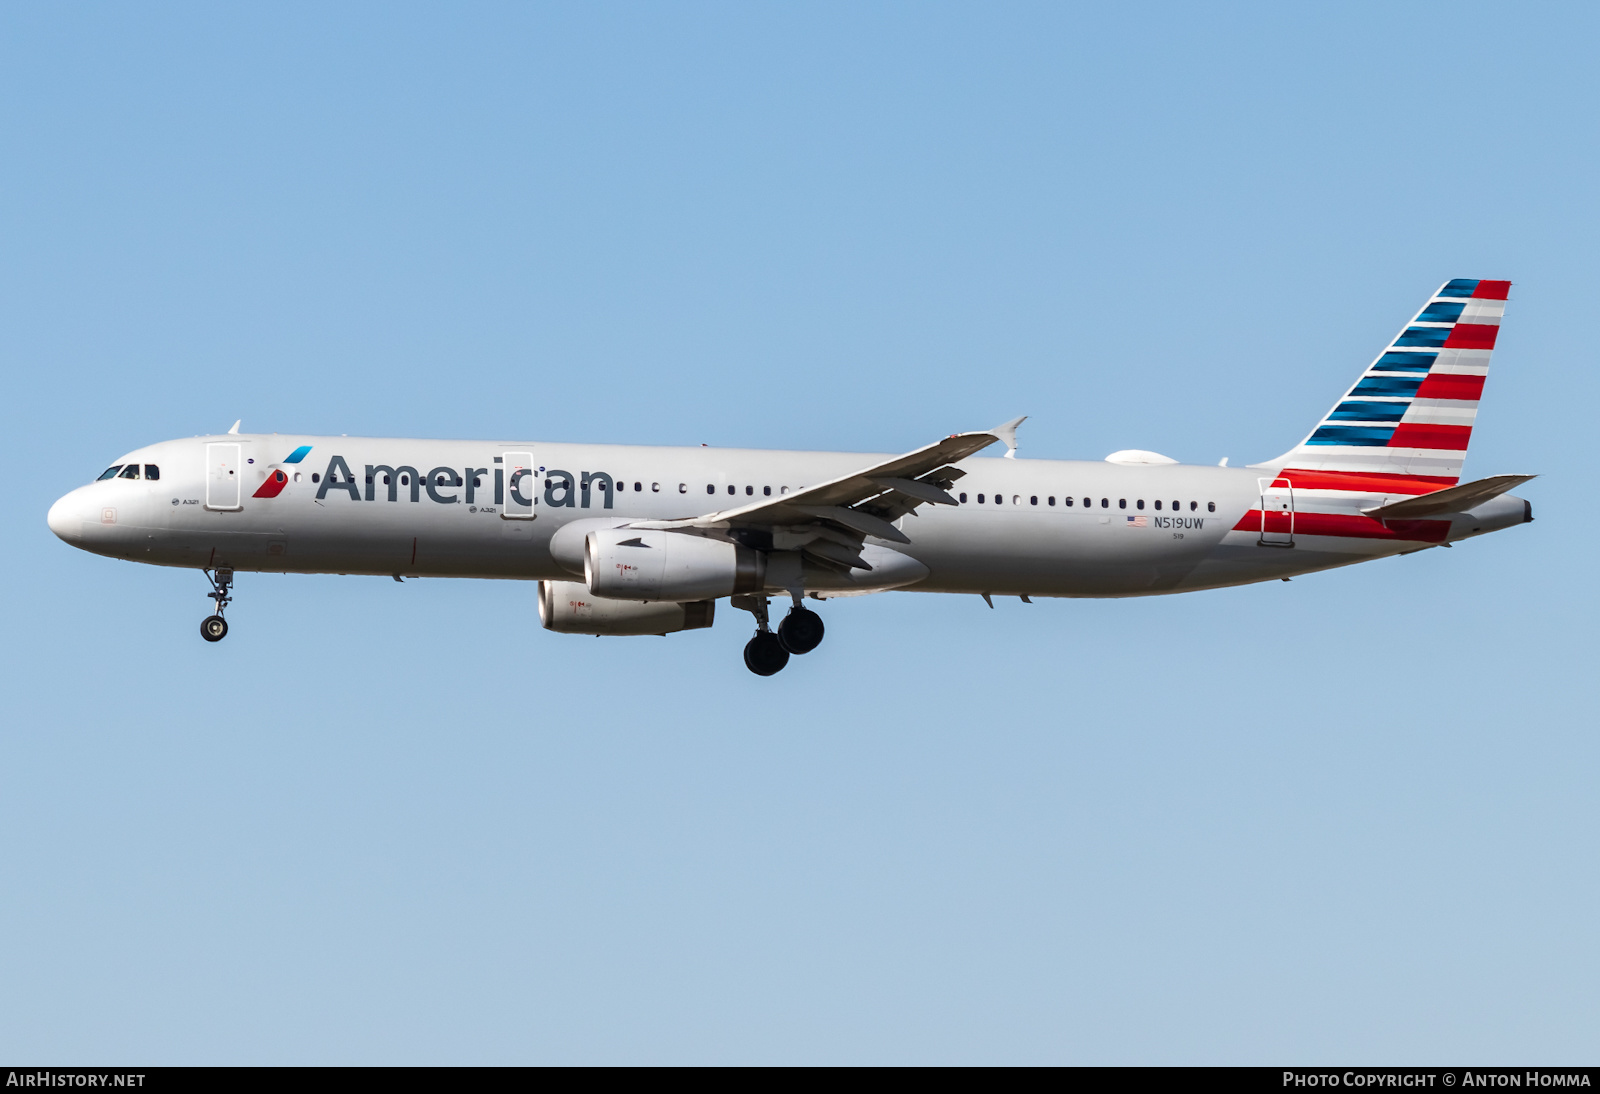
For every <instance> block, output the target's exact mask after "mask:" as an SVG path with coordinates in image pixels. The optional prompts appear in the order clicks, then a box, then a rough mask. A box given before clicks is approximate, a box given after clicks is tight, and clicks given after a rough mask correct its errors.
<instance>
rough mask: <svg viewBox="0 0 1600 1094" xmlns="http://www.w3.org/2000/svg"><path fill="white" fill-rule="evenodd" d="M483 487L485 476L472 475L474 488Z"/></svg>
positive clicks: (313, 480)
mask: <svg viewBox="0 0 1600 1094" xmlns="http://www.w3.org/2000/svg"><path fill="white" fill-rule="evenodd" d="M311 481H312V482H316V481H317V480H316V477H315V476H313V477H312V479H311ZM482 487H483V476H482V475H474V476H472V488H473V489H474V490H478V489H481V488H482Z"/></svg>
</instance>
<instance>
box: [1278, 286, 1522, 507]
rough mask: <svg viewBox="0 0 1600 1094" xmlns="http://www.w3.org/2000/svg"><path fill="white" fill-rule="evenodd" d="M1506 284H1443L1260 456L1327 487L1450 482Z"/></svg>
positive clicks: (1424, 486)
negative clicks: (1331, 400)
mask: <svg viewBox="0 0 1600 1094" xmlns="http://www.w3.org/2000/svg"><path fill="white" fill-rule="evenodd" d="M1510 289H1511V282H1509V281H1475V280H1471V279H1466V278H1458V279H1457V280H1455V281H1451V282H1448V283H1447V284H1445V285H1444V286H1443V287H1442V288H1440V289H1439V291H1438V292H1436V293H1434V294H1433V296H1432V297H1430V298H1429V300H1428V302H1427V304H1426V305H1424V306H1423V308H1422V310H1421V311H1419V312H1418V313H1417V314H1416V317H1415V318H1413V319H1412V320H1411V322H1410V323H1408V324H1406V327H1405V329H1404V330H1402V331H1401V332H1400V333H1399V334H1398V335H1397V336H1396V337H1395V339H1394V341H1393V342H1391V343H1390V344H1389V348H1388V349H1386V350H1384V351H1383V353H1381V354H1379V355H1378V359H1377V360H1376V361H1374V362H1372V365H1371V367H1369V368H1368V369H1367V370H1366V371H1365V372H1364V373H1362V374H1361V377H1360V378H1359V379H1358V380H1357V381H1356V383H1355V386H1354V387H1352V388H1351V389H1350V390H1349V391H1348V392H1346V393H1345V396H1344V398H1343V399H1340V400H1339V402H1338V403H1337V404H1335V405H1334V408H1333V409H1332V410H1330V411H1329V412H1328V414H1327V416H1326V417H1325V418H1323V419H1322V421H1321V422H1319V423H1317V427H1316V429H1314V430H1312V432H1311V435H1310V436H1309V437H1307V438H1306V439H1305V440H1304V441H1302V442H1301V443H1300V444H1299V445H1298V446H1296V447H1295V448H1293V449H1291V450H1290V451H1289V452H1287V453H1285V454H1284V455H1282V456H1280V457H1279V458H1278V459H1276V460H1273V461H1271V462H1270V463H1267V464H1261V465H1258V466H1262V467H1274V468H1279V467H1281V468H1282V469H1283V471H1282V473H1283V474H1288V473H1290V472H1300V474H1297V475H1295V476H1294V479H1295V481H1296V484H1297V485H1299V483H1300V482H1301V481H1304V482H1305V483H1306V485H1308V486H1309V485H1311V483H1312V481H1313V480H1319V481H1323V483H1324V485H1325V486H1326V487H1330V488H1333V489H1340V488H1344V489H1360V488H1361V484H1363V483H1366V484H1370V486H1371V487H1372V488H1375V489H1377V490H1379V491H1380V492H1386V493H1396V494H1401V493H1425V492H1427V491H1430V490H1438V489H1440V488H1441V487H1445V486H1453V485H1455V483H1456V482H1458V481H1459V480H1460V478H1461V465H1462V462H1463V461H1464V460H1465V459H1466V455H1467V443H1468V442H1469V441H1470V440H1471V439H1472V426H1473V422H1474V420H1475V419H1476V417H1477V414H1478V399H1479V398H1480V396H1482V394H1483V383H1484V379H1485V378H1486V377H1487V376H1488V375H1489V356H1490V354H1491V353H1492V352H1493V351H1494V343H1495V337H1496V336H1497V335H1498V334H1499V333H1500V319H1501V316H1502V315H1503V314H1504V313H1505V307H1506V297H1507V295H1508V293H1509V291H1510ZM1307 473H1311V474H1307ZM1336 484H1347V485H1342V486H1341V485H1336Z"/></svg>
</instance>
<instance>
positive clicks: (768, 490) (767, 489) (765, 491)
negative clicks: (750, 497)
mask: <svg viewBox="0 0 1600 1094" xmlns="http://www.w3.org/2000/svg"><path fill="white" fill-rule="evenodd" d="M761 492H762V493H763V494H765V495H766V496H767V497H769V498H770V497H772V487H770V486H763V487H762V488H761Z"/></svg>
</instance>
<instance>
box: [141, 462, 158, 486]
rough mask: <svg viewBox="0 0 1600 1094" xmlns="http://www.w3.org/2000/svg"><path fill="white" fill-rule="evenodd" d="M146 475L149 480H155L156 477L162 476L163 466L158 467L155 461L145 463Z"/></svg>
mask: <svg viewBox="0 0 1600 1094" xmlns="http://www.w3.org/2000/svg"><path fill="white" fill-rule="evenodd" d="M144 477H145V479H146V480H147V481H150V482H154V481H155V480H156V479H159V478H160V477H161V468H159V467H157V466H156V465H155V464H153V463H147V464H145V465H144Z"/></svg>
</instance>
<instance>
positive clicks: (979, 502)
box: [978, 494, 983, 505]
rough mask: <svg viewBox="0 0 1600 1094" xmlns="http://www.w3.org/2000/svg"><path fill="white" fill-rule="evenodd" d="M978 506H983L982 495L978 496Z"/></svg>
mask: <svg viewBox="0 0 1600 1094" xmlns="http://www.w3.org/2000/svg"><path fill="white" fill-rule="evenodd" d="M978 504H979V505H982V504H983V495H982V494H979V495H978Z"/></svg>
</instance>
